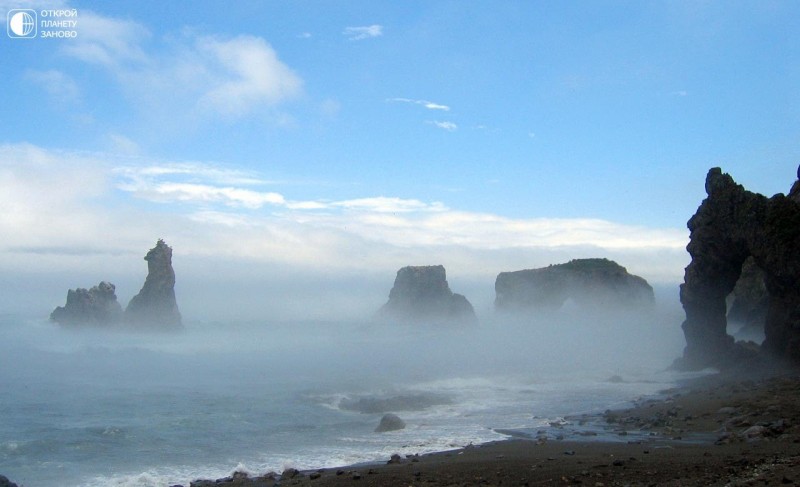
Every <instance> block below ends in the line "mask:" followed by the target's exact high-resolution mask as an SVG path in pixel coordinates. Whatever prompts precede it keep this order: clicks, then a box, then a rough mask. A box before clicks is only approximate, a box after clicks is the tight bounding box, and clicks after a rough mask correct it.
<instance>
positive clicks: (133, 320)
mask: <svg viewBox="0 0 800 487" xmlns="http://www.w3.org/2000/svg"><path fill="white" fill-rule="evenodd" d="M144 260H146V261H147V278H146V279H145V281H144V286H142V290H141V291H139V294H137V295H136V296H134V297H133V299H131V301H130V303H128V307H127V308H126V309H125V322H126V323H128V324H131V325H136V326H145V327H153V328H178V327H181V326H182V324H181V314H180V311H178V303H177V302H176V300H175V271H174V270H173V269H172V248H171V247H169V246H168V245H167V244H166V243H165V242H164V241H163V240H160V239H159V241H158V242H157V243H156V246H155V247H153V248H152V249H150V251H149V252H148V253H147V255H146V256H145V257H144Z"/></svg>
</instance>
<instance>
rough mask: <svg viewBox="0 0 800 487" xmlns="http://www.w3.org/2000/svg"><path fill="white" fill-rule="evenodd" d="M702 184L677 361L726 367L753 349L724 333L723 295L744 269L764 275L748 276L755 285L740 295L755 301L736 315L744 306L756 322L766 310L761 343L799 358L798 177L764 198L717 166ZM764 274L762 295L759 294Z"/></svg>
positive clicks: (683, 298) (690, 366)
mask: <svg viewBox="0 0 800 487" xmlns="http://www.w3.org/2000/svg"><path fill="white" fill-rule="evenodd" d="M798 177H800V174H798ZM705 190H706V194H707V195H708V196H707V197H706V199H704V200H703V202H702V203H701V204H700V207H699V208H698V209H697V212H696V213H695V214H694V216H692V218H691V219H689V222H688V224H687V226H688V227H689V230H690V235H689V245H688V246H687V247H686V250H688V251H689V254H690V255H691V257H692V261H691V263H690V264H689V265H688V266H687V267H686V272H685V274H684V282H683V284H682V285H681V304H683V309H684V311H685V312H686V320H685V321H684V322H683V333H684V336H685V337H686V348H685V349H684V352H683V357H682V358H681V360H679V361H677V362H676V364H675V365H676V366H677V367H679V368H685V369H702V368H705V367H722V368H725V367H728V366H733V365H736V364H741V363H742V360H743V359H746V358H748V357H750V356H753V355H754V354H755V353H756V352H755V349H754V347H753V346H752V345H746V344H739V343H735V342H734V338H733V337H732V336H730V335H729V334H728V333H727V325H728V323H727V318H728V317H727V306H726V298H727V297H728V296H729V295H730V293H731V292H732V291H734V290H735V288H736V285H737V282H739V280H740V277H741V276H742V274H743V273H745V276H747V275H748V274H760V276H756V277H755V278H752V279H751V285H750V287H752V289H750V290H749V291H747V292H744V291H743V292H739V293H737V298H738V297H739V295H743V294H745V295H746V294H749V295H750V298H749V299H748V300H747V301H749V303H750V304H748V305H746V306H744V310H740V309H737V308H733V309H731V313H732V314H733V315H734V316H732V317H731V318H734V317H737V315H738V316H742V312H741V311H744V313H743V314H744V315H745V321H747V320H748V315H749V318H752V319H753V320H756V321H757V320H759V319H760V316H761V315H765V318H764V320H765V322H764V336H765V338H764V343H763V344H762V349H764V350H766V351H768V352H769V353H770V354H772V355H775V356H778V357H780V358H784V359H790V360H791V361H794V362H798V361H800V180H798V181H795V182H794V185H793V186H792V188H791V190H790V192H789V196H785V195H783V194H776V195H775V196H773V197H771V198H767V197H766V196H764V195H761V194H758V193H752V192H750V191H747V190H745V189H744V188H743V187H742V186H741V185H739V184H736V182H735V181H734V180H733V178H732V177H731V176H730V175H728V174H725V173H723V172H722V170H721V169H720V168H718V167H715V168H712V169H711V170H709V171H708V174H707V175H706V184H705ZM748 262H750V263H749V264H748ZM752 266H755V268H757V269H758V271H757V270H756V269H755V268H754V267H752ZM759 280H763V285H764V288H763V290H765V291H766V297H765V298H764V297H763V296H761V297H759V293H760V292H762V290H760V289H759V286H760V284H758V282H759ZM740 291H741V289H740ZM764 299H765V300H766V312H765V311H764V310H763V309H762V308H763V303H762V301H763V300H764ZM760 303H761V304H760ZM745 304H747V303H745Z"/></svg>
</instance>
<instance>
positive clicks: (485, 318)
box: [0, 286, 683, 487]
mask: <svg viewBox="0 0 800 487" xmlns="http://www.w3.org/2000/svg"><path fill="white" fill-rule="evenodd" d="M454 288H455V286H454ZM455 290H456V291H459V289H458V288H455ZM665 290H666V292H662V291H661V290H660V289H657V296H658V297H659V298H660V299H659V301H658V305H657V307H656V309H655V310H654V312H652V313H648V314H645V315H641V314H640V315H633V314H627V315H626V314H620V313H611V312H605V311H604V310H596V312H594V313H591V316H587V314H586V313H585V312H582V311H580V310H578V309H569V306H567V307H566V309H564V310H562V311H560V312H559V313H554V314H551V315H547V316H540V317H538V318H536V319H531V318H519V317H517V318H511V317H507V316H500V315H496V314H494V313H493V312H491V310H487V309H486V308H485V307H478V306H476V308H477V309H478V312H479V318H480V319H481V324H480V325H479V326H477V327H469V328H458V327H451V328H436V329H434V328H426V327H424V326H388V325H376V324H372V323H370V322H369V321H368V319H367V318H368V315H367V316H365V317H364V319H362V320H358V321H357V320H354V319H352V316H353V315H355V314H356V313H348V318H347V319H336V316H330V317H329V319H328V320H325V321H322V320H317V321H309V320H305V321H301V320H299V319H294V320H290V319H287V320H268V319H263V320H251V321H243V320H240V321H200V320H197V319H195V320H193V321H187V322H186V329H185V330H184V331H183V332H182V333H175V334H159V333H156V334H135V333H129V332H122V331H117V332H113V331H103V330H97V329H78V330H69V329H63V328H60V327H58V326H56V325H54V324H51V323H49V322H46V321H43V320H41V319H34V320H30V319H22V318H20V317H18V316H16V317H14V316H3V317H0V387H2V390H3V391H8V392H9V393H8V394H4V395H3V396H2V398H0V418H2V419H0V472H2V473H3V474H4V475H7V476H9V478H11V479H12V480H14V481H16V482H21V483H24V484H25V485H26V486H33V487H35V486H48V485H59V482H66V484H67V485H79V486H91V485H153V486H156V485H158V486H160V485H168V484H169V483H188V481H189V480H192V479H194V478H198V477H208V478H217V477H221V476H224V475H227V474H228V473H230V472H231V471H232V470H234V469H236V468H243V469H249V470H250V471H252V472H254V473H263V472H264V471H267V470H270V469H274V470H278V471H280V470H282V469H283V468H284V467H285V466H289V465H291V466H295V467H299V468H312V467H321V466H334V465H341V464H346V463H353V462H361V461H374V460H382V459H385V458H386V457H388V456H389V455H390V454H391V453H394V452H401V453H415V452H426V451H435V450H442V449H448V448H454V447H458V446H463V445H466V444H468V443H469V442H482V441H488V440H492V439H500V438H502V437H503V436H502V435H499V434H497V433H495V432H494V431H493V430H492V429H493V428H535V427H539V426H541V425H547V423H548V422H549V421H550V420H552V419H553V418H557V417H560V416H564V415H567V414H571V413H578V412H589V411H596V410H603V409H605V408H607V407H611V406H613V405H621V404H623V403H624V402H625V401H627V400H630V399H633V398H634V397H636V396H638V395H641V394H652V393H655V392H656V391H658V390H660V389H662V388H664V387H667V386H668V385H669V384H670V382H671V381H672V380H673V379H674V376H673V375H671V374H669V373H665V372H664V369H666V367H668V366H669V364H670V363H671V361H672V360H673V359H674V358H675V357H677V356H678V355H679V354H680V351H681V348H682V346H683V337H682V333H681V331H680V326H679V325H680V321H681V314H680V308H679V306H678V304H677V299H675V298H673V297H672V296H674V294H673V295H672V296H671V295H670V294H671V289H666V288H665ZM675 294H676V293H675ZM613 375H619V376H621V377H622V378H623V379H624V381H625V382H624V383H616V384H614V383H610V382H608V379H609V378H610V377H611V376H613ZM397 398H400V399H404V400H406V401H407V400H409V398H411V399H414V398H417V399H419V398H422V400H421V403H420V406H419V407H418V408H414V407H411V408H409V410H400V411H393V412H396V413H397V414H398V415H399V416H401V417H402V418H403V419H404V420H405V421H406V423H407V424H408V427H407V428H406V429H405V430H402V431H398V432H391V433H384V434H377V433H374V432H373V430H374V428H375V426H376V425H377V423H378V420H379V419H380V416H381V413H380V412H370V413H366V414H365V413H361V412H358V411H357V410H353V409H352V408H350V409H348V408H347V407H344V405H345V404H351V405H352V404H353V403H357V402H358V401H359V400H361V399H363V400H367V401H376V400H379V401H388V402H390V403H391V401H393V400H397ZM426 398H427V399H430V398H433V399H434V400H431V401H428V402H427V403H426V400H427V399H426ZM436 398H439V399H441V398H444V399H445V400H436ZM60 485H65V484H63V483H62V484H60Z"/></svg>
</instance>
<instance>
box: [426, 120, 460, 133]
mask: <svg viewBox="0 0 800 487" xmlns="http://www.w3.org/2000/svg"><path fill="white" fill-rule="evenodd" d="M426 123H429V124H431V125H435V126H437V127H439V128H440V129H443V130H447V131H448V132H455V131H456V130H458V125H456V124H455V123H453V122H440V121H438V120H428V121H427V122H426Z"/></svg>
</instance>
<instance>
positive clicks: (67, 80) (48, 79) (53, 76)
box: [25, 69, 82, 105]
mask: <svg viewBox="0 0 800 487" xmlns="http://www.w3.org/2000/svg"><path fill="white" fill-rule="evenodd" d="M25 78H26V79H28V80H30V81H32V82H34V83H36V84H37V85H39V86H41V87H42V88H43V89H44V91H45V92H46V93H47V94H48V95H49V96H50V98H51V99H52V100H53V101H54V102H55V103H57V104H60V105H75V104H78V103H80V102H81V98H82V97H81V89H80V88H79V87H78V84H77V83H76V82H75V80H74V79H73V78H72V77H71V76H69V75H67V74H65V73H64V72H62V71H59V70H56V69H49V70H45V71H35V70H29V71H26V72H25Z"/></svg>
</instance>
